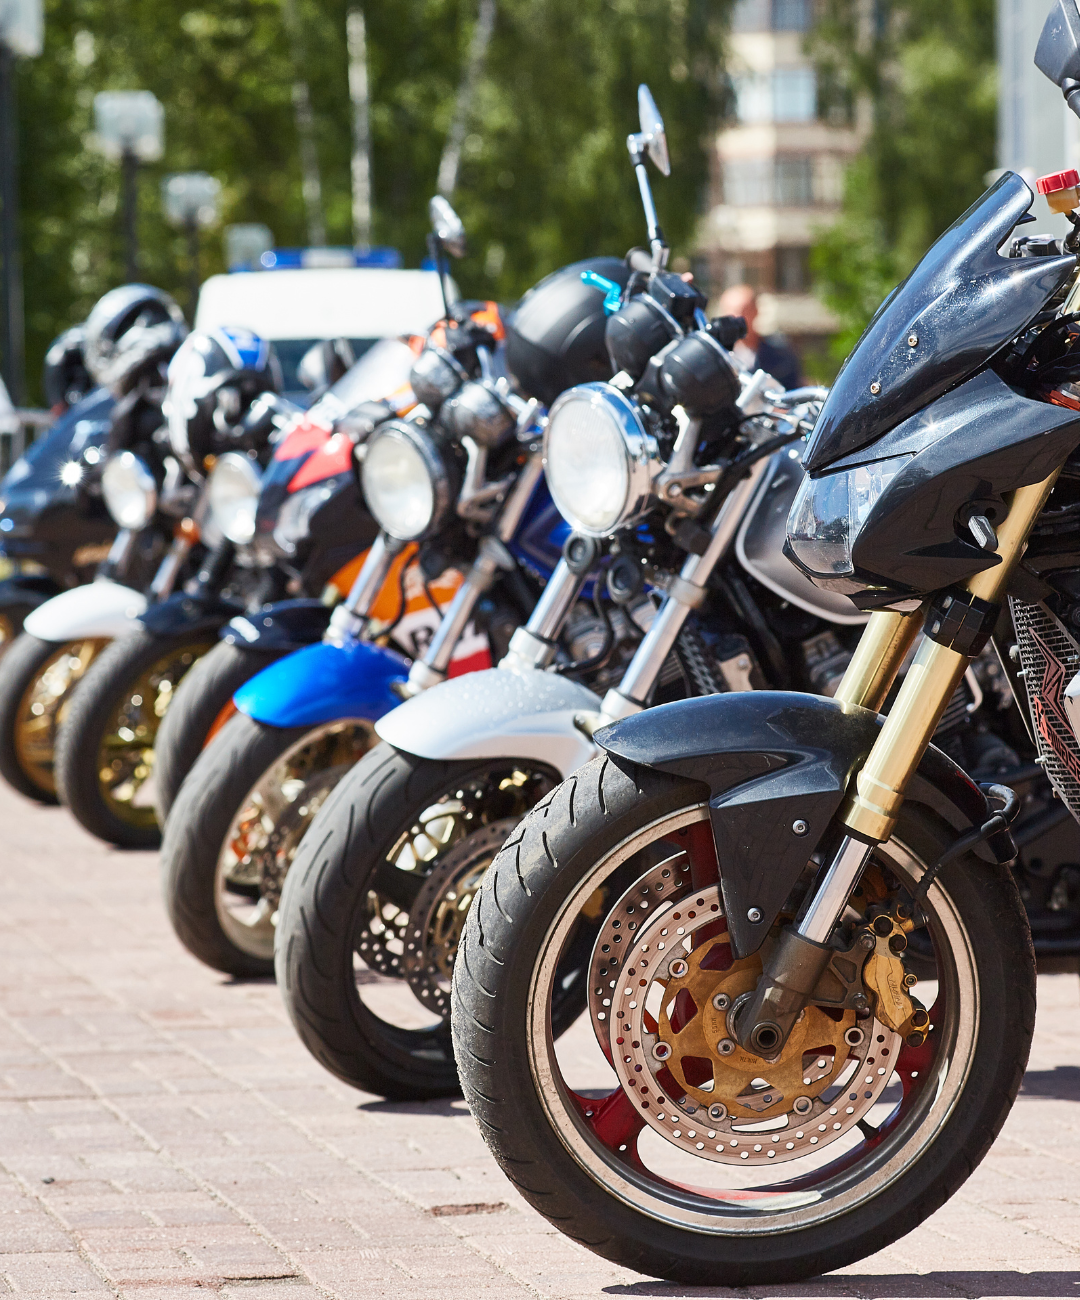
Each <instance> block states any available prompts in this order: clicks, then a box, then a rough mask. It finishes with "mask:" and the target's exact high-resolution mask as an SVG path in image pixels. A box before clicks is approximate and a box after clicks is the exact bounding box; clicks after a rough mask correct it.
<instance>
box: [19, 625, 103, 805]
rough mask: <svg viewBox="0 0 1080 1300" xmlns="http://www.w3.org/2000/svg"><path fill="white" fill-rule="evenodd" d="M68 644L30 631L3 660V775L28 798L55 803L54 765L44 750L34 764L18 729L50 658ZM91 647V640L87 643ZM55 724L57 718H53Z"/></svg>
mask: <svg viewBox="0 0 1080 1300" xmlns="http://www.w3.org/2000/svg"><path fill="white" fill-rule="evenodd" d="M68 644H69V643H67V642H56V641H42V640H40V639H39V638H38V637H36V636H31V635H30V633H29V632H23V633H21V634H20V635H19V636H17V637H16V638H15V640H14V641H13V642H12V643H11V645H10V647H9V648H8V649H7V650H5V651H4V654H3V658H2V659H0V776H3V778H4V780H5V781H7V783H8V785H10V786H11V787H12V789H14V790H18V792H19V793H20V794H24V795H26V797H27V798H28V799H35V800H36V801H37V802H38V803H44V804H55V803H57V802H59V801H58V799H57V795H56V786H55V779H54V774H53V765H52V761H51V759H50V758H49V757H47V756H46V755H45V754H44V753H43V754H41V755H40V757H39V759H38V761H37V762H36V763H35V765H34V766H30V765H29V764H28V762H27V756H26V753H25V750H24V749H23V746H22V745H21V744H20V737H19V729H20V728H21V727H23V726H24V724H25V719H24V717H23V715H24V714H25V711H26V702H27V696H28V693H29V692H30V691H31V690H32V689H33V688H34V685H35V683H36V682H37V681H38V679H39V678H40V677H41V674H42V672H43V671H44V670H45V668H46V667H47V666H48V665H49V663H50V660H55V658H56V657H57V656H58V655H59V654H60V652H61V651H63V650H64V649H65V648H66V646H67V645H68ZM86 645H87V646H88V647H89V645H90V643H86ZM52 721H53V725H55V722H56V719H53V720H52Z"/></svg>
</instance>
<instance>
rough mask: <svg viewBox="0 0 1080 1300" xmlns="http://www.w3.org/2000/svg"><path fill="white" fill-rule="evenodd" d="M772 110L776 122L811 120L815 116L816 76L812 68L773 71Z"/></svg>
mask: <svg viewBox="0 0 1080 1300" xmlns="http://www.w3.org/2000/svg"><path fill="white" fill-rule="evenodd" d="M772 80H773V111H774V115H775V116H774V120H775V121H777V122H812V121H813V120H814V118H815V117H816V116H817V78H816V77H815V76H814V69H813V68H785V69H782V70H780V71H778V72H774V73H773V76H772Z"/></svg>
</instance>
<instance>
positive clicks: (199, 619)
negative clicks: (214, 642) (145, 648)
mask: <svg viewBox="0 0 1080 1300" xmlns="http://www.w3.org/2000/svg"><path fill="white" fill-rule="evenodd" d="M243 612H244V607H243V605H242V604H241V603H240V602H239V601H238V600H225V599H224V598H223V597H221V596H213V595H206V596H189V595H188V594H187V593H186V592H177V593H176V594H175V595H173V596H170V597H169V599H168V600H163V601H162V602H161V603H160V604H159V605H148V606H147V608H146V612H145V613H144V614H143V615H142V617H141V618H140V619H139V622H140V623H142V625H143V627H145V628H146V630H147V631H148V632H152V633H153V634H154V635H155V636H186V635H188V634H189V633H190V634H191V635H193V636H194V635H196V634H198V633H201V632H216V631H217V630H218V628H219V627H221V625H222V624H223V623H227V622H228V621H229V619H230V618H235V617H236V615H237V614H242V613H243Z"/></svg>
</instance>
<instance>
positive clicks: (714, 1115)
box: [589, 855, 901, 1164]
mask: <svg viewBox="0 0 1080 1300" xmlns="http://www.w3.org/2000/svg"><path fill="white" fill-rule="evenodd" d="M680 858H681V855H679V856H677V857H676V858H674V859H672V860H671V861H670V862H669V863H668V864H662V867H666V868H667V869H668V870H671V871H672V874H673V877H674V879H675V880H682V881H683V882H685V883H684V884H683V885H682V886H681V887H679V888H678V889H677V890H675V891H674V897H672V895H666V899H665V901H664V902H663V903H660V900H658V899H657V898H656V894H655V887H656V885H657V884H658V883H666V882H665V881H664V878H663V876H662V867H657V868H654V869H653V870H652V872H650V873H648V875H647V876H644V877H642V879H641V880H639V881H638V882H637V883H636V885H635V886H634V887H633V888H632V889H630V890H628V891H627V893H626V894H625V895H624V897H623V899H621V900H620V901H619V903H618V904H617V905H616V907H615V908H614V909H613V910H612V912H611V913H609V915H608V917H607V918H606V920H605V924H604V930H603V933H602V934H601V936H600V940H598V943H597V945H596V948H595V949H594V964H593V968H592V969H593V974H594V976H599V970H600V967H601V963H600V962H598V961H597V960H596V958H597V956H598V954H599V953H600V949H601V948H602V946H603V942H604V941H607V942H608V943H609V949H610V947H612V946H613V945H611V943H610V940H611V938H612V937H613V936H614V934H616V933H619V932H620V931H622V932H623V933H624V934H625V933H627V932H628V926H629V924H630V923H631V922H632V921H633V922H636V925H635V930H634V932H633V939H632V941H631V942H630V943H628V944H627V950H626V951H625V952H624V953H623V954H622V956H621V958H620V960H619V963H618V965H617V967H616V968H615V969H614V970H613V969H612V968H611V965H610V961H609V962H608V963H607V970H608V975H607V978H606V979H603V978H594V979H593V982H592V983H591V985H590V990H589V991H590V996H591V998H592V1000H593V1024H594V1029H597V1030H600V1031H602V1034H603V1038H602V1040H601V1043H602V1046H603V1047H604V1049H605V1052H606V1053H607V1054H608V1056H609V1059H610V1060H611V1062H612V1065H613V1067H614V1069H615V1071H616V1074H617V1076H618V1078H619V1082H620V1084H621V1085H622V1087H623V1089H624V1091H625V1092H626V1093H627V1095H628V1096H630V1097H631V1098H633V1100H634V1102H635V1105H636V1106H637V1108H638V1109H639V1112H640V1114H641V1117H642V1118H643V1119H644V1120H645V1122H646V1123H647V1124H648V1125H649V1126H650V1127H651V1128H652V1129H654V1130H655V1131H656V1132H658V1133H660V1134H661V1135H662V1136H663V1137H664V1138H665V1139H666V1140H667V1141H668V1142H670V1143H672V1144H673V1145H675V1146H677V1147H679V1148H681V1149H682V1150H684V1151H686V1152H688V1153H689V1154H692V1155H696V1156H701V1157H703V1158H704V1159H707V1160H713V1161H718V1162H722V1163H728V1164H733V1163H738V1164H743V1163H750V1164H752V1163H758V1164H766V1163H776V1162H777V1161H784V1160H792V1159H796V1158H798V1157H801V1156H804V1155H807V1154H809V1153H811V1152H813V1151H816V1150H818V1149H820V1148H821V1147H824V1146H826V1145H828V1144H829V1143H831V1142H834V1141H836V1140H837V1139H838V1138H840V1137H842V1136H843V1135H844V1134H845V1133H846V1132H848V1131H849V1130H850V1129H851V1128H852V1127H853V1126H855V1125H856V1124H858V1123H859V1121H860V1120H861V1119H862V1117H863V1116H864V1115H865V1114H866V1113H867V1112H868V1111H869V1110H870V1108H871V1107H872V1106H873V1105H874V1104H875V1103H876V1102H877V1100H878V1098H879V1097H880V1096H881V1093H882V1092H883V1091H884V1089H885V1087H886V1085H887V1084H888V1082H889V1080H890V1078H891V1077H892V1074H893V1064H894V1062H895V1060H896V1057H897V1054H898V1052H899V1049H900V1046H901V1041H900V1037H899V1035H897V1034H895V1033H893V1032H892V1031H890V1030H888V1029H886V1028H885V1027H884V1026H883V1025H881V1024H879V1023H878V1022H877V1021H876V1020H873V1019H867V1020H865V1021H862V1022H860V1023H858V1024H856V1021H855V1013H854V1012H852V1011H847V1012H843V1013H838V1012H833V1013H832V1014H830V1013H829V1012H826V1011H824V1010H822V1009H821V1008H819V1007H815V1006H809V1007H807V1008H806V1009H805V1011H804V1012H803V1015H802V1017H801V1019H800V1020H799V1022H798V1023H797V1024H796V1026H795V1028H794V1030H793V1031H792V1034H791V1036H790V1037H789V1039H788V1042H787V1044H786V1045H785V1047H784V1049H783V1051H782V1052H781V1053H780V1054H779V1056H778V1057H776V1058H775V1059H773V1060H771V1061H766V1060H763V1059H762V1058H759V1057H755V1056H753V1055H752V1054H751V1053H749V1052H747V1051H745V1050H744V1049H743V1048H742V1047H740V1046H739V1045H738V1043H737V1041H736V1040H735V1039H734V1036H733V1034H732V1032H731V1021H730V1017H731V1016H732V1013H733V1011H734V1010H735V1008H736V1002H737V1000H738V999H739V998H740V997H742V996H743V995H745V994H747V993H748V992H749V991H750V990H751V989H753V987H754V985H755V984H756V982H757V979H758V977H759V975H760V973H761V962H760V958H759V957H757V956H754V957H750V958H747V959H745V960H743V961H733V960H732V956H731V948H730V940H729V937H728V935H727V928H726V922H725V921H724V917H723V907H722V904H721V901H720V893H719V889H718V888H717V887H716V886H710V887H709V888H707V889H704V890H701V891H693V890H691V889H690V888H688V885H689V881H688V879H687V876H688V873H687V874H682V873H681V871H679V868H680V866H681V862H680ZM682 861H685V859H682ZM676 873H677V874H676ZM650 877H656V879H650ZM646 884H648V885H649V890H648V892H647V893H645V894H644V896H643V892H642V887H643V886H644V885H646ZM650 900H651V902H650ZM642 902H650V906H649V909H648V920H647V921H645V923H644V924H642V923H641V919H640V918H641V904H642ZM657 907H659V910H654V909H656V908H657ZM616 923H618V926H617V927H616ZM623 942H624V943H626V939H624V940H623ZM602 955H604V956H606V957H610V954H602ZM600 988H603V990H604V996H603V997H601V998H597V994H596V990H597V989H600ZM607 998H610V1011H608V1010H607V1008H606V1007H605V1006H604V1005H603V1003H604V1001H605V999H607ZM601 1012H602V1013H603V1014H604V1020H603V1021H600V1020H599V1019H598V1016H599V1014H600V1013H601ZM599 1036H600V1035H599V1034H598V1037H599ZM841 1085H842V1086H841Z"/></svg>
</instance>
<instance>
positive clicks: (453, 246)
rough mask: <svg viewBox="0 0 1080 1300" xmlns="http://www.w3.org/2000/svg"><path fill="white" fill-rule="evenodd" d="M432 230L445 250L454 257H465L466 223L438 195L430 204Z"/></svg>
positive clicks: (429, 212)
mask: <svg viewBox="0 0 1080 1300" xmlns="http://www.w3.org/2000/svg"><path fill="white" fill-rule="evenodd" d="M428 216H429V217H430V218H431V229H432V230H433V231H434V233H435V238H436V239H437V240H438V241H439V243H440V244H442V246H443V248H445V249H446V251H447V252H448V253H450V254H452V255H453V256H454V257H464V256H465V223H464V222H463V221H462V220H461V218H460V217H459V216H458V214H457V213H456V212H455V211H454V209H453V208H452V207H451V206H450V204H449V203H447V201H446V200H445V199H444V198H443V196H442V195H441V194H436V195H435V197H434V198H433V199H432V200H431V202H430V203H429V204H428Z"/></svg>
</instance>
